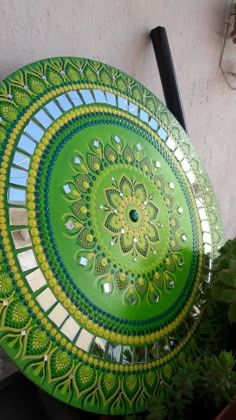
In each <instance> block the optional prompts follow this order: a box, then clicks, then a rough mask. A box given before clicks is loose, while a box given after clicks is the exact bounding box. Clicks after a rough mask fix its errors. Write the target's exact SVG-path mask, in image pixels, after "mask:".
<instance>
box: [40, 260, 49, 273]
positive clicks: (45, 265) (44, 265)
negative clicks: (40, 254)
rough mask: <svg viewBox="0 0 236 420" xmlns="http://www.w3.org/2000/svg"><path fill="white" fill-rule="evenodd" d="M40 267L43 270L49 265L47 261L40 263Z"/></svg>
mask: <svg viewBox="0 0 236 420" xmlns="http://www.w3.org/2000/svg"><path fill="white" fill-rule="evenodd" d="M42 269H43V270H44V271H45V270H48V269H49V265H48V263H47V262H44V263H42Z"/></svg>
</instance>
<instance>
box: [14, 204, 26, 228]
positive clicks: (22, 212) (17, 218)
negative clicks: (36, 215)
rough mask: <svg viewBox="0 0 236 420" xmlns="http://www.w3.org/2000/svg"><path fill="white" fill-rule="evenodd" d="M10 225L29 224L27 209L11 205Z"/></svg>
mask: <svg viewBox="0 0 236 420" xmlns="http://www.w3.org/2000/svg"><path fill="white" fill-rule="evenodd" d="M9 218H10V225H12V226H24V225H28V216H27V210H26V209H21V208H17V207H11V208H10V209H9Z"/></svg>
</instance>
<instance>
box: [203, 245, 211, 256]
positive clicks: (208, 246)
mask: <svg viewBox="0 0 236 420" xmlns="http://www.w3.org/2000/svg"><path fill="white" fill-rule="evenodd" d="M203 249H204V254H210V253H211V245H209V244H204V245H203Z"/></svg>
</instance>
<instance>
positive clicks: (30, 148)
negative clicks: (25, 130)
mask: <svg viewBox="0 0 236 420" xmlns="http://www.w3.org/2000/svg"><path fill="white" fill-rule="evenodd" d="M17 147H18V148H19V149H21V150H23V151H24V152H26V153H28V155H32V154H33V153H34V149H35V147H36V143H35V142H34V141H32V140H30V139H29V137H27V136H26V135H25V134H22V136H21V137H20V141H19V143H18V146H17Z"/></svg>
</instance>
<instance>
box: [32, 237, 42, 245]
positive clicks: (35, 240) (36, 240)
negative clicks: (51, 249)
mask: <svg viewBox="0 0 236 420" xmlns="http://www.w3.org/2000/svg"><path fill="white" fill-rule="evenodd" d="M40 243H41V241H40V238H38V237H36V238H33V244H34V245H39V244H40Z"/></svg>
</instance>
